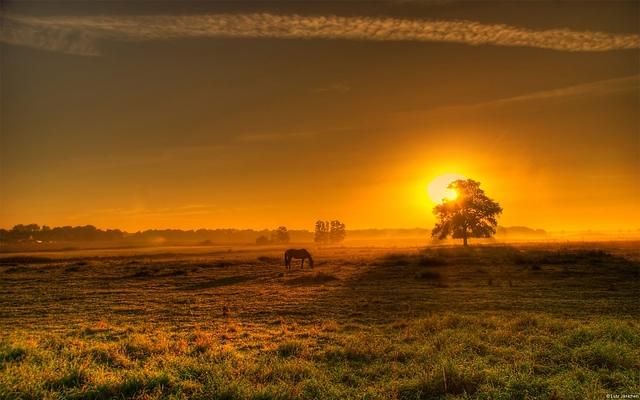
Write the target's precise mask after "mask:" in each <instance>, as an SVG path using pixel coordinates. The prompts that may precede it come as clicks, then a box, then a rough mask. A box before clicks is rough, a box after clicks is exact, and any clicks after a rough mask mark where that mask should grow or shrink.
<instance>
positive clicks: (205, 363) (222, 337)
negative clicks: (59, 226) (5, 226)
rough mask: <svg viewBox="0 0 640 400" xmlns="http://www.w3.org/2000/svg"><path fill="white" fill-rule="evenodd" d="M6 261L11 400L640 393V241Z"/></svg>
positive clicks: (4, 335)
mask: <svg viewBox="0 0 640 400" xmlns="http://www.w3.org/2000/svg"><path fill="white" fill-rule="evenodd" d="M310 249H311V250H312V253H313V254H314V257H315V259H316V263H315V268H314V269H313V270H309V269H306V268H305V269H304V270H300V269H299V267H298V261H296V262H294V267H293V269H292V270H285V268H284V266H283V265H282V248H277V247H265V248H261V247H256V246H246V247H229V248H222V247H211V248H207V247H203V248H199V249H197V250H189V251H186V250H185V251H183V250H180V248H171V249H170V251H162V250H161V249H160V250H157V251H154V252H136V250H135V249H133V250H127V251H121V252H117V251H113V252H109V251H106V250H105V251H102V252H94V253H91V252H86V253H85V254H81V253H78V252H76V253H73V252H69V253H65V252H58V253H39V254H14V255H4V256H2V258H0V398H2V399H111V398H116V399H120V398H137V399H160V398H162V399H183V398H184V399H186V398H192V399H245V398H249V399H296V398H302V399H438V398H447V399H454V398H481V399H528V398H542V399H604V398H606V396H607V395H624V394H627V395H632V394H640V319H639V318H638V317H639V316H640V302H639V301H638V295H639V294H640V279H639V277H640V275H639V272H640V243H638V242H617V243H616V242H613V243H585V244H576V243H573V244H571V243H564V244H517V245H509V246H507V245H479V246H471V247H469V248H462V247H456V246H454V247H451V246H445V247H427V248H424V247H423V248H420V247H410V248H395V249H393V248H384V247H340V248H310Z"/></svg>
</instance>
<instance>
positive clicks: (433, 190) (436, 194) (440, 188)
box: [427, 174, 465, 203]
mask: <svg viewBox="0 0 640 400" xmlns="http://www.w3.org/2000/svg"><path fill="white" fill-rule="evenodd" d="M458 179H465V177H464V176H462V175H460V174H444V175H440V176H438V177H437V178H435V179H434V180H432V181H431V183H429V185H428V186H427V192H428V193H429V197H430V198H431V200H433V201H434V202H436V203H440V202H441V201H442V200H445V199H447V200H455V199H456V197H458V193H457V192H456V191H455V190H453V189H448V188H447V186H449V184H450V183H451V182H453V181H455V180H458Z"/></svg>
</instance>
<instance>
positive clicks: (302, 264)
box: [300, 257, 304, 269]
mask: <svg viewBox="0 0 640 400" xmlns="http://www.w3.org/2000/svg"><path fill="white" fill-rule="evenodd" d="M300 260H301V261H302V262H301V263H300V269H304V257H303V258H301V259H300Z"/></svg>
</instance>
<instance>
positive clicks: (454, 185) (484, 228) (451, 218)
mask: <svg viewBox="0 0 640 400" xmlns="http://www.w3.org/2000/svg"><path fill="white" fill-rule="evenodd" d="M447 188H448V189H453V190H455V191H456V193H457V197H456V198H455V199H453V200H447V199H445V200H443V201H442V203H441V204H438V205H437V206H435V207H434V208H433V213H434V214H435V215H436V216H437V217H438V222H437V223H436V226H435V227H434V228H433V231H431V236H434V237H437V238H438V239H445V238H446V237H447V236H449V235H450V236H451V237H453V238H454V239H462V242H463V244H464V245H465V246H467V244H468V243H467V239H468V238H470V237H477V238H488V237H491V236H492V235H493V234H495V233H496V226H497V225H498V221H497V220H496V217H497V216H498V215H499V214H500V213H502V207H500V204H498V203H497V202H495V201H493V200H491V199H490V198H489V197H487V195H485V194H484V191H483V190H482V189H480V182H477V181H474V180H473V179H467V180H462V179H459V180H457V181H454V182H451V183H450V184H449V186H448V187H447Z"/></svg>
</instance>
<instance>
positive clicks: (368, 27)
mask: <svg viewBox="0 0 640 400" xmlns="http://www.w3.org/2000/svg"><path fill="white" fill-rule="evenodd" d="M198 37H212V38H214V37H224V38H279V39H334V40H335V39H342V40H362V41H420V42H448V43H465V44H469V45H474V46H478V45H495V46H515V47H535V48H543V49H552V50H559V51H609V50H625V49H638V48H640V35H638V34H614V33H606V32H594V31H573V30H569V29H549V30H539V31H536V30H531V29H526V28H520V27H515V26H508V25H502V24H494V25H490V24H482V23H479V22H473V21H463V20H455V21H434V20H420V19H398V18H369V17H343V16H335V15H330V16H301V15H274V14H267V13H254V14H208V15H184V16H159V15H155V16H119V17H115V16H68V17H63V16H52V17H35V16H20V15H5V18H4V27H3V31H2V36H1V38H0V40H1V41H2V42H4V43H8V44H13V45H22V46H30V47H35V48H40V49H46V50H53V51H62V52H66V53H71V54H80V55H95V54H98V53H99V50H98V47H99V42H100V41H101V40H116V41H147V40H166V39H178V38H198Z"/></svg>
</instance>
